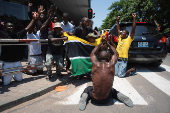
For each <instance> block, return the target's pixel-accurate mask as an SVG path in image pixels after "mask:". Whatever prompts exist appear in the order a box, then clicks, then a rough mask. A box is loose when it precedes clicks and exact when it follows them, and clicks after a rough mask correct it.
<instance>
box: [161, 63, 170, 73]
mask: <svg viewBox="0 0 170 113" xmlns="http://www.w3.org/2000/svg"><path fill="white" fill-rule="evenodd" d="M160 67H161V68H165V69H166V71H168V72H170V67H169V66H167V65H164V64H161V65H160Z"/></svg>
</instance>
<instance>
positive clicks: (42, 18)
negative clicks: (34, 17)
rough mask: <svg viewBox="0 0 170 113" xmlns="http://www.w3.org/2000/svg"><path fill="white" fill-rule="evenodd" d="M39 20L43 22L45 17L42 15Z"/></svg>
mask: <svg viewBox="0 0 170 113" xmlns="http://www.w3.org/2000/svg"><path fill="white" fill-rule="evenodd" d="M40 20H41V21H44V20H45V15H44V14H43V13H42V14H41V15H40Z"/></svg>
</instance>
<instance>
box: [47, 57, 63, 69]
mask: <svg viewBox="0 0 170 113" xmlns="http://www.w3.org/2000/svg"><path fill="white" fill-rule="evenodd" d="M54 61H55V62H56V64H57V65H58V71H62V69H63V67H64V62H63V57H62V55H51V54H47V55H46V63H45V65H46V66H47V70H49V69H51V66H52V64H53V62H54Z"/></svg>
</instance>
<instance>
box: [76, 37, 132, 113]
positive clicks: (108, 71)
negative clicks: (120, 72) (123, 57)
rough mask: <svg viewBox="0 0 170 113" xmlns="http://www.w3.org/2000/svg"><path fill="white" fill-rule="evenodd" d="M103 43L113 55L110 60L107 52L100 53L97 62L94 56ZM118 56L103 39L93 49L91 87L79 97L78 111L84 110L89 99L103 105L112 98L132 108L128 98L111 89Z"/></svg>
mask: <svg viewBox="0 0 170 113" xmlns="http://www.w3.org/2000/svg"><path fill="white" fill-rule="evenodd" d="M105 43H106V44H107V46H108V47H109V48H110V49H111V52H113V53H114V54H113V56H112V57H111V59H110V54H109V53H108V52H107V51H101V52H100V54H99V60H100V62H99V61H98V60H97V58H96V54H97V52H98V51H99V49H100V48H101V47H102V46H103V45H104V44H105ZM118 56H119V55H118V53H117V51H116V50H115V48H114V47H113V46H111V45H110V44H109V42H108V41H107V42H106V38H103V40H102V43H100V44H99V45H98V46H97V47H95V48H94V49H93V51H92V52H91V55H90V57H91V61H92V64H93V67H92V82H93V86H89V87H87V88H86V89H85V90H84V92H83V93H82V95H81V99H80V101H79V109H80V110H81V111H82V110H84V109H85V108H86V104H87V101H88V100H90V99H91V101H92V102H94V103H97V104H105V103H107V102H109V101H110V99H112V98H114V99H118V100H120V101H122V102H123V103H124V104H125V105H127V106H129V107H133V102H132V100H131V99H130V98H129V97H127V96H125V95H123V94H122V93H120V92H118V91H116V90H115V89H114V88H112V86H113V81H114V75H115V64H116V62H117V60H118Z"/></svg>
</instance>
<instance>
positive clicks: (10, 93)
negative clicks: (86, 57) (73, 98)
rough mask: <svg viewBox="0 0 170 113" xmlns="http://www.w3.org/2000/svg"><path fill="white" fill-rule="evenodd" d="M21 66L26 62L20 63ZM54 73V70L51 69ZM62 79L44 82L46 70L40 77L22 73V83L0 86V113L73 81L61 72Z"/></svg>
mask: <svg viewBox="0 0 170 113" xmlns="http://www.w3.org/2000/svg"><path fill="white" fill-rule="evenodd" d="M22 64H23V65H25V64H26V62H22ZM52 70H53V73H55V68H53V69H52ZM62 75H63V77H62V78H61V77H57V75H55V74H54V76H53V77H52V78H51V79H50V81H47V80H46V78H45V77H46V68H44V73H43V74H42V75H36V76H32V75H27V74H24V73H23V81H21V82H17V81H15V80H12V81H11V84H9V85H8V86H3V85H0V112H1V111H4V110H6V109H9V108H11V107H14V106H16V105H18V104H21V103H23V102H26V101H29V100H31V99H34V98H36V97H39V96H41V95H43V94H45V93H47V92H50V91H52V90H54V89H55V87H56V86H58V85H62V84H65V83H67V82H68V81H71V80H73V78H72V77H70V76H71V75H70V74H67V72H62Z"/></svg>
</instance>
